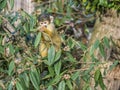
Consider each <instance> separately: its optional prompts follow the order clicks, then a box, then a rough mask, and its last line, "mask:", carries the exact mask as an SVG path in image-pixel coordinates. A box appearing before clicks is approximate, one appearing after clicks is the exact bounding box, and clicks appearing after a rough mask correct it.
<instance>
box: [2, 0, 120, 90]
mask: <svg viewBox="0 0 120 90" xmlns="http://www.w3.org/2000/svg"><path fill="white" fill-rule="evenodd" d="M9 1H10V2H11V3H10V5H11V6H13V0H9ZM37 1H39V0H37ZM117 2H119V1H117V0H116V1H111V2H108V1H107V0H105V1H104V0H97V1H96V0H93V1H89V0H82V1H75V0H65V1H64V0H57V1H54V2H52V3H49V4H47V5H45V4H40V6H39V7H38V8H42V10H43V11H46V12H49V13H52V14H53V15H54V14H55V15H56V18H55V25H56V26H57V27H58V28H59V27H61V26H62V25H63V24H64V22H65V21H67V20H71V19H72V18H73V19H74V20H76V19H78V18H80V14H81V13H79V12H80V10H83V9H84V8H85V9H86V10H85V11H84V10H83V12H82V14H83V15H86V14H85V13H88V14H89V13H91V12H96V10H103V9H101V8H100V7H101V6H103V7H104V8H106V7H107V8H109V7H110V8H111V7H113V8H117V10H119V6H118V5H117ZM42 3H43V2H42ZM6 5H7V0H0V11H1V12H0V13H2V14H1V15H0V24H1V28H0V89H8V90H76V89H79V88H80V83H81V80H82V79H83V80H84V81H85V83H86V84H85V86H84V89H85V90H86V89H90V78H91V76H90V72H91V71H92V70H93V68H94V66H96V65H98V64H100V62H98V60H97V59H96V58H95V57H94V55H93V52H94V50H96V49H97V48H99V50H100V54H101V55H102V56H103V57H105V53H104V46H106V47H109V40H108V39H107V38H104V40H103V42H101V41H99V40H97V41H96V42H95V44H94V45H93V46H92V48H91V50H90V52H89V54H90V55H91V57H92V61H93V62H91V63H90V62H84V61H86V52H87V50H88V49H87V46H86V45H84V44H83V42H82V41H77V40H75V39H74V38H72V36H70V37H67V39H66V38H65V37H66V36H67V35H66V34H65V33H63V34H62V38H63V39H64V41H65V48H64V47H62V51H59V52H57V53H55V48H54V47H53V46H51V47H50V48H49V50H48V57H46V58H45V59H42V58H41V57H40V55H39V52H38V46H39V43H40V40H41V39H40V38H41V33H37V30H36V29H37V17H36V15H29V14H27V13H26V12H24V11H20V12H16V13H15V15H13V14H12V13H9V14H3V11H4V10H5V9H7V6H6ZM44 5H45V7H44ZM43 11H42V12H43ZM76 12H77V13H78V14H77V15H76V14H75V13H76ZM6 21H7V23H8V22H9V23H8V24H7V25H10V27H12V29H13V30H15V32H14V33H15V34H12V33H11V32H6V31H5V30H7V29H6V28H4V27H3V24H4V22H6ZM16 21H20V23H18V25H17V27H16V26H15V22H16ZM8 28H9V27H8ZM12 29H11V28H10V30H12ZM16 33H17V34H16ZM7 39H8V40H7ZM76 47H77V48H79V49H80V53H79V54H78V55H79V56H81V57H82V58H80V60H84V61H80V60H77V59H76V58H74V55H73V54H72V53H73V51H74V50H75V51H74V52H76V50H78V49H76ZM81 63H85V64H86V63H90V67H88V68H85V69H84V68H81ZM94 79H95V82H96V85H100V86H101V88H102V89H103V90H104V88H105V86H104V84H103V79H102V75H101V72H100V70H99V69H98V70H96V72H95V75H94Z"/></svg>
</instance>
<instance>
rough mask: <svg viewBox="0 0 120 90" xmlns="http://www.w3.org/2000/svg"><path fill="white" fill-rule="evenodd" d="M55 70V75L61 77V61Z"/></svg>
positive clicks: (55, 66)
mask: <svg viewBox="0 0 120 90" xmlns="http://www.w3.org/2000/svg"><path fill="white" fill-rule="evenodd" d="M54 69H55V73H56V74H57V75H59V74H60V70H61V60H60V61H59V62H57V63H56V64H55V65H54Z"/></svg>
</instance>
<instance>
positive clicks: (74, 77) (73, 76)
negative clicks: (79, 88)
mask: <svg viewBox="0 0 120 90" xmlns="http://www.w3.org/2000/svg"><path fill="white" fill-rule="evenodd" d="M79 76H80V72H79V71H78V72H75V73H74V74H73V75H72V76H71V78H72V80H76V79H77V78H78V77H79Z"/></svg>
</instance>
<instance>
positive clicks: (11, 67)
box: [8, 61, 15, 76]
mask: <svg viewBox="0 0 120 90" xmlns="http://www.w3.org/2000/svg"><path fill="white" fill-rule="evenodd" d="M14 68H15V63H14V61H11V62H10V64H9V69H8V75H9V76H11V75H12V73H13V70H14Z"/></svg>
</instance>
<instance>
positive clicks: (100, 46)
mask: <svg viewBox="0 0 120 90" xmlns="http://www.w3.org/2000/svg"><path fill="white" fill-rule="evenodd" d="M99 50H100V54H101V55H102V56H103V57H105V56H106V55H105V51H104V46H103V45H102V44H99Z"/></svg>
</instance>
